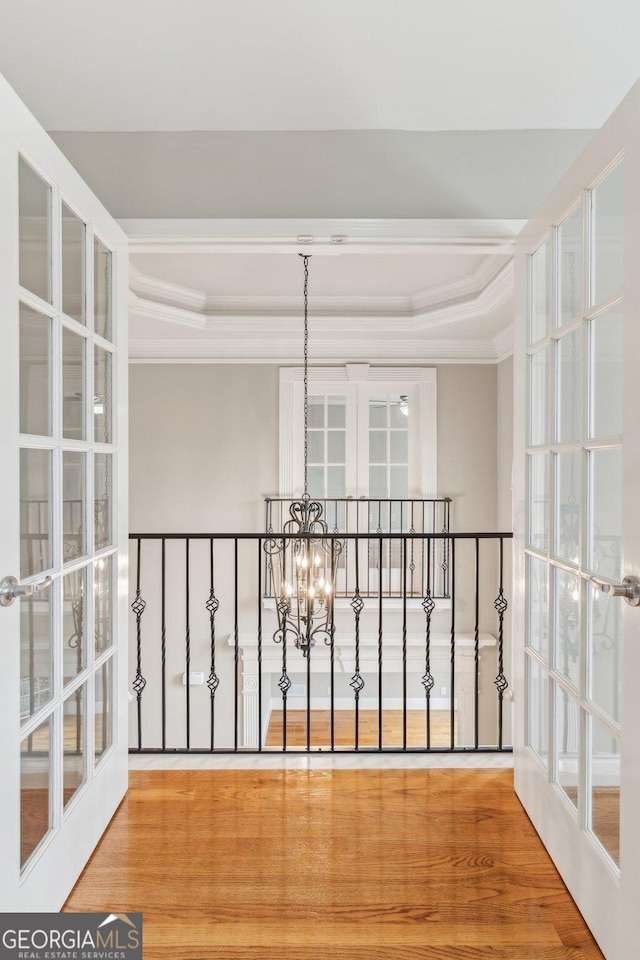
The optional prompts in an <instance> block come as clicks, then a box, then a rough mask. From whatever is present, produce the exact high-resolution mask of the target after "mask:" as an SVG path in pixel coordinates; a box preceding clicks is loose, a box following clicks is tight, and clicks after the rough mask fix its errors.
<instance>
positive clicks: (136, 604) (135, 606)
mask: <svg viewBox="0 0 640 960" xmlns="http://www.w3.org/2000/svg"><path fill="white" fill-rule="evenodd" d="M141 543H142V539H141V538H140V537H138V551H137V568H136V596H135V600H134V601H133V603H132V604H131V609H132V610H133V612H134V614H135V616H136V675H135V678H134V680H133V683H132V687H133V690H134V692H135V695H136V699H137V714H138V750H142V691H143V690H144V688H145V687H146V685H147V681H146V680H145V678H144V677H143V676H142V625H141V620H142V614H143V613H144V610H145V607H146V605H147V603H146V601H145V600H143V599H142V595H141V592H140V565H141V559H142V547H141ZM105 742H106V741H105Z"/></svg>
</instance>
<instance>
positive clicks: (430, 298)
mask: <svg viewBox="0 0 640 960" xmlns="http://www.w3.org/2000/svg"><path fill="white" fill-rule="evenodd" d="M506 262H507V257H497V256H496V257H493V256H486V257H484V259H483V260H482V261H481V263H480V265H479V266H478V267H477V269H476V270H475V271H474V272H473V273H472V274H471V275H470V276H468V277H461V278H460V279H458V280H450V281H449V282H448V283H441V284H438V285H437V286H434V287H428V288H427V289H426V290H421V291H420V292H419V293H415V294H413V296H411V297H410V298H409V299H410V301H411V307H412V309H413V312H414V314H419V313H421V312H422V311H424V310H427V309H429V308H430V307H435V306H438V305H440V304H442V303H447V302H451V301H455V300H463V299H465V298H467V297H473V296H476V295H477V294H479V293H480V292H481V291H482V290H484V288H485V287H486V286H487V285H488V284H489V283H491V281H492V280H494V279H495V277H496V275H497V274H498V273H499V272H500V270H501V269H502V267H503V266H504V265H505V263H506Z"/></svg>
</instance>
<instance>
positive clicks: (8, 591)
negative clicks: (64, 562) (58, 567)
mask: <svg viewBox="0 0 640 960" xmlns="http://www.w3.org/2000/svg"><path fill="white" fill-rule="evenodd" d="M51 583H52V579H51V577H45V578H44V580H37V581H36V582H35V583H18V581H17V580H16V578H15V577H5V578H4V579H3V580H0V605H1V606H3V607H10V606H11V604H12V603H13V601H14V600H17V599H18V598H19V597H32V596H33V595H34V593H40V591H41V590H44V589H45V587H48V586H49V585H50V584H51Z"/></svg>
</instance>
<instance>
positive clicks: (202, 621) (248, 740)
mask: <svg viewBox="0 0 640 960" xmlns="http://www.w3.org/2000/svg"><path fill="white" fill-rule="evenodd" d="M287 537H288V535H287V534H282V533H281V534H279V535H278V539H279V540H280V539H283V540H286V539H287ZM338 538H339V539H340V540H341V541H342V543H343V551H342V552H344V551H345V550H346V549H347V547H348V548H349V549H350V554H351V557H352V562H353V564H354V567H355V569H354V575H355V576H356V577H357V580H356V582H357V584H358V586H357V587H356V588H355V589H354V592H353V593H352V595H351V596H350V597H349V601H348V603H346V604H344V609H341V608H339V606H338V604H337V603H336V604H334V605H333V606H332V609H331V616H330V626H329V631H328V633H327V636H326V638H325V641H324V642H318V643H316V644H315V645H314V646H312V647H311V649H310V650H308V651H307V654H306V655H305V652H304V651H303V650H301V649H300V648H298V647H297V646H296V644H295V643H293V642H291V638H288V637H287V636H286V635H285V637H284V638H283V637H282V636H281V635H278V625H279V621H278V616H279V612H278V604H277V603H275V604H274V603H271V604H270V603H269V600H268V598H265V596H264V594H265V584H264V577H265V566H264V554H265V544H266V543H267V542H268V540H269V537H268V535H267V534H209V533H195V534H161V533H149V534H145V533H135V534H131V541H132V544H131V545H132V550H131V576H132V580H131V587H132V603H131V608H132V643H131V645H130V686H131V692H132V701H131V705H130V706H131V723H130V730H131V742H130V746H131V749H132V751H134V752H143V753H144V752H152V753H153V752H163V753H204V752H207V753H229V752H231V753H240V752H244V753H254V752H272V751H280V752H287V753H297V752H304V753H310V752H315V751H330V752H351V751H356V752H371V751H373V752H380V751H381V752H385V751H402V752H405V751H418V752H433V751H478V752H479V751H502V750H509V749H510V746H509V745H510V743H511V739H510V738H511V734H510V711H509V710H508V699H507V690H508V686H509V681H508V678H509V675H510V643H509V609H508V596H507V594H508V584H510V577H509V569H510V557H511V538H512V534H511V533H472V534H471V533H470V534H466V533H465V534H463V533H448V534H442V533H428V534H424V533H405V534H402V535H397V534H390V533H379V534H377V535H375V536H371V535H370V534H369V533H368V532H367V533H360V534H353V533H347V534H344V533H339V534H335V533H328V534H327V539H328V540H329V541H331V540H332V539H338ZM445 541H446V544H447V549H448V556H449V568H448V569H449V591H448V592H449V597H448V600H446V601H443V600H442V599H438V598H437V597H435V596H434V594H433V592H432V590H431V588H430V583H431V580H430V576H429V574H430V570H427V575H426V578H425V581H424V582H425V584H426V587H425V593H424V595H423V596H422V597H421V598H420V600H419V602H417V603H416V602H415V597H413V602H412V596H411V594H410V591H409V583H410V569H409V568H410V558H411V556H412V550H413V551H414V555H415V550H416V549H419V550H420V552H421V555H424V556H425V557H426V558H427V559H426V563H427V567H428V566H429V564H430V560H429V558H430V557H431V556H432V555H433V553H432V549H431V548H432V546H433V543H434V542H436V543H437V544H440V545H442V544H443V543H444V542H445ZM362 543H365V544H367V553H366V555H364V554H363V552H362V550H361V549H360V548H359V547H360V545H361V544H362ZM390 544H391V545H393V549H394V550H396V549H397V551H398V556H399V557H400V567H399V569H400V592H399V597H398V598H396V599H395V602H390V601H389V597H388V596H387V595H386V592H385V590H384V589H380V585H381V583H382V578H381V577H380V576H378V578H377V586H376V585H373V584H370V585H369V589H370V592H369V597H368V602H365V598H364V597H363V592H362V589H361V588H360V585H364V582H365V578H364V577H360V573H364V568H361V566H360V565H361V563H363V562H365V563H366V564H367V565H370V563H371V555H372V553H371V552H372V551H373V552H377V558H378V560H377V563H378V569H379V570H380V569H381V568H382V566H383V563H384V557H385V556H386V555H388V550H389V546H390ZM363 557H364V559H363ZM278 641H279V642H278Z"/></svg>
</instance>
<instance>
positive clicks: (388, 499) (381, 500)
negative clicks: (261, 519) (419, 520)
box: [264, 497, 453, 503]
mask: <svg viewBox="0 0 640 960" xmlns="http://www.w3.org/2000/svg"><path fill="white" fill-rule="evenodd" d="M299 499H300V497H265V498H264V502H265V503H295V502H296V501H297V500H299ZM311 499H312V500H317V501H319V502H320V503H327V502H330V503H452V502H453V501H452V499H451V497H312V498H311Z"/></svg>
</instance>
